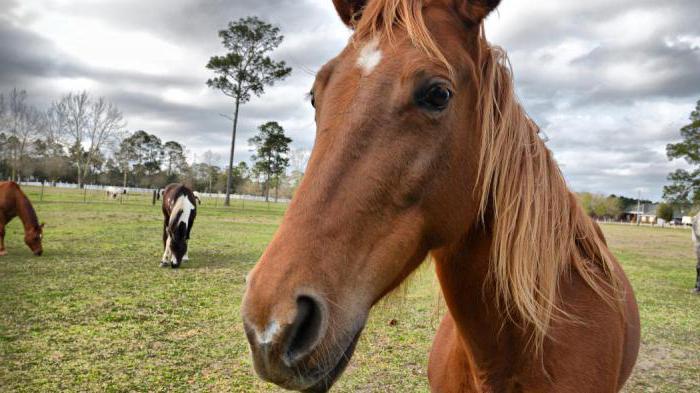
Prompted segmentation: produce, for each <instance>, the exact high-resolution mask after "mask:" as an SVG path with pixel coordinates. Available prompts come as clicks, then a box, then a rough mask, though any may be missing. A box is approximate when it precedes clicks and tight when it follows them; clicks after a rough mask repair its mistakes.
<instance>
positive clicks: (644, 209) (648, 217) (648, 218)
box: [621, 203, 659, 224]
mask: <svg viewBox="0 0 700 393" xmlns="http://www.w3.org/2000/svg"><path fill="white" fill-rule="evenodd" d="M638 207H639V208H638ZM658 208H659V204H658V203H642V204H640V205H639V206H637V205H634V206H630V207H628V208H627V210H625V212H624V213H622V217H621V218H622V221H626V222H637V221H639V222H641V223H642V224H654V223H656V209H658Z"/></svg>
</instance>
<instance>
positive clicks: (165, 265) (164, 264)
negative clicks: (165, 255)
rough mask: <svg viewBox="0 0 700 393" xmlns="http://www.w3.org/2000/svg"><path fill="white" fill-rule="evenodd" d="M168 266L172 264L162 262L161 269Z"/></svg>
mask: <svg viewBox="0 0 700 393" xmlns="http://www.w3.org/2000/svg"><path fill="white" fill-rule="evenodd" d="M168 266H170V263H168V262H167V261H161V262H160V267H168Z"/></svg>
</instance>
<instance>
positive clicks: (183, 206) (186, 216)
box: [170, 195, 194, 228]
mask: <svg viewBox="0 0 700 393" xmlns="http://www.w3.org/2000/svg"><path fill="white" fill-rule="evenodd" d="M180 210H182V214H181V215H180V222H184V223H185V228H187V225H188V224H189V222H190V214H191V213H192V210H194V205H193V204H192V202H190V200H189V199H187V195H180V197H179V198H177V201H175V204H174V205H173V208H172V212H171V213H170V216H171V217H174V216H175V215H176V214H177V212H178V211H180ZM180 222H178V223H177V225H176V226H175V227H177V226H179V225H180Z"/></svg>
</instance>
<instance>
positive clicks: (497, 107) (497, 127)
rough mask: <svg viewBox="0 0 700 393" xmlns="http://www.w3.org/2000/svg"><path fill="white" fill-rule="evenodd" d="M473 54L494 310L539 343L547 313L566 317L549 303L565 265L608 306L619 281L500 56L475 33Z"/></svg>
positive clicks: (554, 298) (483, 209)
mask: <svg viewBox="0 0 700 393" xmlns="http://www.w3.org/2000/svg"><path fill="white" fill-rule="evenodd" d="M481 57H482V58H481V59H480V70H481V72H480V76H481V81H480V83H479V94H480V97H479V108H477V113H479V114H480V116H481V118H480V128H481V132H482V142H481V152H480V167H479V168H480V169H479V179H480V181H481V190H482V194H481V205H480V212H481V215H482V218H484V217H485V215H486V214H487V212H490V213H491V214H492V215H493V219H492V222H491V223H490V224H491V228H492V231H493V245H492V250H491V264H490V268H491V276H492V278H493V283H494V284H495V286H496V289H497V290H498V292H499V293H500V294H501V298H500V299H498V300H499V301H500V302H501V303H502V304H501V306H502V309H504V310H506V311H507V312H508V314H509V316H510V317H511V318H513V317H514V319H516V320H518V321H522V322H524V323H525V324H527V325H531V326H532V327H533V328H534V329H533V332H532V339H533V341H534V344H535V346H536V348H538V349H540V348H541V346H542V344H543V342H544V338H545V336H546V335H547V331H548V328H549V326H550V323H551V321H552V319H553V318H555V317H567V315H566V314H565V313H563V311H561V310H560V309H558V307H557V306H556V302H557V300H558V294H559V292H558V290H559V288H558V287H559V280H560V277H561V276H562V274H564V273H566V272H567V271H568V270H569V269H571V268H572V267H573V268H574V269H575V270H576V272H577V273H578V274H579V275H580V276H581V277H582V278H583V280H584V281H585V282H586V283H587V284H588V286H590V287H591V288H592V289H593V290H594V291H595V292H596V293H598V295H599V296H601V297H602V298H603V299H604V300H606V301H607V302H608V303H609V304H610V305H612V306H617V304H616V303H617V302H616V301H615V299H613V298H612V297H611V295H610V291H609V289H610V287H612V288H613V289H614V290H615V291H613V293H616V292H617V289H619V288H620V286H621V285H620V283H619V282H618V280H617V279H616V278H615V276H614V275H613V274H612V271H613V269H614V262H613V260H612V256H611V255H610V252H609V251H608V249H607V246H606V245H605V243H604V240H603V237H602V234H600V233H598V231H597V228H596V226H595V224H594V223H593V222H592V221H591V220H590V219H589V218H588V217H586V216H585V213H584V212H583V211H582V210H581V207H580V206H579V204H578V202H577V200H576V198H575V197H574V196H573V194H571V192H570V191H569V190H568V188H567V186H566V182H565V180H564V178H563V176H562V174H561V172H560V170H559V167H558V165H557V164H556V162H555V161H554V159H553V158H552V156H551V153H550V151H549V150H548V149H547V147H546V146H545V144H544V142H543V141H542V140H541V139H540V137H539V135H538V133H539V128H538V127H537V125H536V124H535V123H534V122H533V121H532V120H531V119H530V118H529V117H528V116H527V114H526V113H525V111H524V110H523V108H522V106H521V105H520V103H519V102H518V100H517V98H516V96H515V93H514V89H513V78H512V75H511V68H510V64H509V62H508V58H507V55H506V54H505V52H504V51H503V50H502V49H501V48H499V47H493V46H490V45H488V43H487V42H486V41H485V40H482V56H481ZM504 157H508V159H507V160H505V159H503V158H504ZM596 270H598V271H601V272H602V277H600V276H597V275H596V274H595V273H594V271H596Z"/></svg>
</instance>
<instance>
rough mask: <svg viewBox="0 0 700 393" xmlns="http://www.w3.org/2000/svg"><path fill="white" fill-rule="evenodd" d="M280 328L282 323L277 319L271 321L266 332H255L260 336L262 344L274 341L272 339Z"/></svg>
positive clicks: (259, 340) (259, 339)
mask: <svg viewBox="0 0 700 393" xmlns="http://www.w3.org/2000/svg"><path fill="white" fill-rule="evenodd" d="M279 330H280V325H279V323H277V321H272V322H270V324H269V325H267V329H265V331H264V332H262V333H259V332H255V335H256V336H258V343H260V344H269V343H271V342H272V339H273V338H275V335H276V334H277V332H278V331H279Z"/></svg>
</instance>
